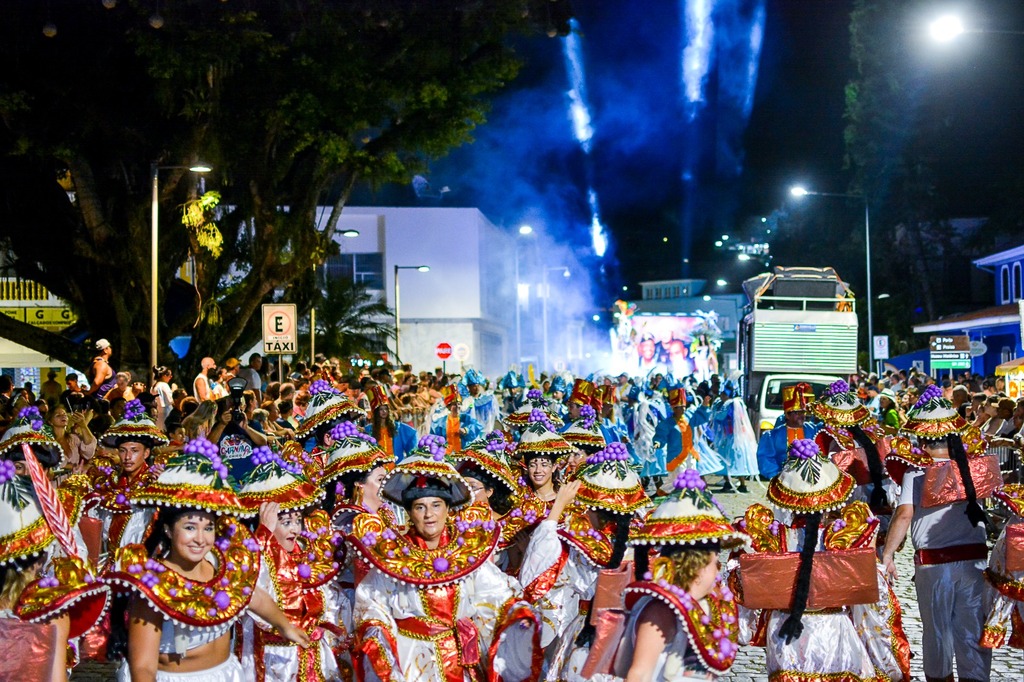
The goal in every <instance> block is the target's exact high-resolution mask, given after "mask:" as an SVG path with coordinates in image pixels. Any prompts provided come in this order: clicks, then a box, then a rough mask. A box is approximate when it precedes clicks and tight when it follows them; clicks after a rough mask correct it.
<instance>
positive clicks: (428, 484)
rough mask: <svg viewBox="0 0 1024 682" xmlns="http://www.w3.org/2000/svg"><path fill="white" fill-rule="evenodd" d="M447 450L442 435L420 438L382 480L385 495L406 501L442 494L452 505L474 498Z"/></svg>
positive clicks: (400, 501) (403, 503) (402, 501)
mask: <svg viewBox="0 0 1024 682" xmlns="http://www.w3.org/2000/svg"><path fill="white" fill-rule="evenodd" d="M444 451H445V440H444V438H442V437H441V436H433V435H428V436H423V437H422V438H420V442H419V445H418V447H416V448H415V449H414V450H413V451H412V452H410V453H409V456H408V457H406V458H405V459H403V460H402V462H401V464H399V465H397V466H396V467H395V468H394V469H393V470H392V471H391V473H389V474H388V475H387V476H386V477H385V478H384V480H383V481H382V482H381V485H380V492H381V495H383V496H384V497H386V498H387V499H389V500H391V501H392V502H397V503H398V504H402V505H405V504H408V503H410V502H412V501H413V500H415V499H417V498H419V497H440V498H442V499H444V500H445V501H447V502H448V506H449V507H450V508H452V509H458V508H459V507H462V506H464V505H465V504H466V503H468V502H470V501H471V500H472V499H473V494H472V493H471V492H470V490H469V486H468V485H466V480H465V479H464V478H462V475H461V474H459V472H458V471H456V469H455V467H453V466H452V465H451V463H449V462H448V461H447V460H446V459H445V452H444Z"/></svg>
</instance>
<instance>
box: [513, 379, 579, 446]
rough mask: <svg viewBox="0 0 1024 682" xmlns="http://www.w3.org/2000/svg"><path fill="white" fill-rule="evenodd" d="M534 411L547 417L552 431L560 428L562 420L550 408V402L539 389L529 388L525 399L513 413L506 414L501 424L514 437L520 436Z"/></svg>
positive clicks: (556, 412) (555, 411)
mask: <svg viewBox="0 0 1024 682" xmlns="http://www.w3.org/2000/svg"><path fill="white" fill-rule="evenodd" d="M534 410H540V411H541V412H543V413H544V416H545V417H547V420H548V421H549V422H551V425H552V427H553V428H552V430H553V431H556V430H558V429H560V428H562V424H563V423H564V422H563V421H562V418H561V417H559V416H558V411H557V410H555V409H554V408H553V407H552V406H551V402H550V401H548V400H547V399H546V398H545V397H544V396H543V394H541V391H540V389H539V388H531V389H530V390H529V391H527V392H526V398H525V400H523V402H522V404H521V405H520V406H519V407H518V408H516V410H515V412H512V413H511V414H508V415H506V416H505V418H504V419H503V420H502V423H504V424H505V426H506V427H508V428H510V429H512V430H513V432H514V435H516V436H517V437H518V436H519V435H521V434H522V430H523V429H524V428H526V426H527V425H528V424H529V423H530V415H531V414H533V411H534Z"/></svg>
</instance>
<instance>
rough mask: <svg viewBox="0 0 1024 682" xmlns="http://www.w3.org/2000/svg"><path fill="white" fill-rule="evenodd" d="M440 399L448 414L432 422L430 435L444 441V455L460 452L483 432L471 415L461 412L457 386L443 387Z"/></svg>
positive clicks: (459, 394) (460, 400) (460, 399)
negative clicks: (439, 437) (441, 438)
mask: <svg viewBox="0 0 1024 682" xmlns="http://www.w3.org/2000/svg"><path fill="white" fill-rule="evenodd" d="M441 397H442V398H443V399H444V406H445V407H447V408H448V414H446V415H445V416H443V417H439V418H437V419H435V420H434V422H433V423H432V424H431V425H430V433H432V434H433V435H435V436H441V437H443V438H444V439H445V444H446V445H445V449H446V453H445V454H449V455H450V454H452V453H453V452H462V450H463V444H465V445H469V444H470V443H472V442H473V441H475V440H476V439H477V438H479V437H480V436H482V435H483V433H484V430H483V428H481V427H480V423H479V422H478V421H477V420H476V419H474V418H473V415H472V414H470V413H469V412H463V411H462V394H461V393H460V392H459V388H458V386H452V385H450V384H449V385H448V386H445V387H444V388H442V389H441Z"/></svg>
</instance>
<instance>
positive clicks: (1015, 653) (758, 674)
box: [71, 477, 1024, 682]
mask: <svg viewBox="0 0 1024 682" xmlns="http://www.w3.org/2000/svg"><path fill="white" fill-rule="evenodd" d="M711 480H712V481H714V478H713V477H712V478H711ZM713 487H715V488H717V485H713ZM717 498H718V500H719V501H720V502H721V503H722V506H723V507H725V510H726V512H727V513H728V514H729V517H730V518H735V517H738V516H741V515H742V514H743V512H744V510H746V508H747V507H748V506H749V505H751V504H753V503H754V502H759V501H760V502H763V501H764V487H763V484H757V483H755V484H752V485H751V488H750V492H749V493H746V494H739V493H736V494H728V495H717ZM897 568H898V571H899V574H900V580H899V582H898V583H897V584H896V594H897V596H898V597H899V599H900V603H901V604H902V605H903V626H904V628H905V629H906V632H907V637H908V638H909V640H910V650H911V652H920V650H921V615H920V613H919V612H918V610H917V596H916V595H915V593H914V584H913V583H912V582H911V580H910V577H911V576H912V575H913V574H914V561H913V554H912V550H911V548H910V543H909V542H908V543H907V547H905V548H904V550H903V552H902V553H900V554H899V555H897ZM911 672H912V674H913V679H914V680H923V679H924V672H923V671H922V669H921V658H920V654H919V653H918V655H917V656H916V657H914V658H912V659H911ZM765 678H766V673H765V653H764V649H760V648H756V647H743V648H742V649H741V650H740V653H739V656H738V657H737V659H736V664H735V665H733V667H732V670H731V671H730V673H729V674H728V675H725V676H723V677H721V678H720V679H722V680H763V679H765ZM113 679H114V675H113V667H112V666H101V665H98V664H94V663H89V664H85V665H83V666H81V667H80V668H79V669H78V670H76V671H75V674H74V675H72V677H71V680H72V682H106V681H107V680H113ZM991 679H992V680H993V681H999V682H1003V681H1009V680H1013V681H1014V682H1020V681H1021V680H1024V655H1022V653H1021V652H1020V651H1019V650H1016V649H1009V648H1006V647H1003V648H1002V649H996V650H995V653H994V655H993V657H992V678H991Z"/></svg>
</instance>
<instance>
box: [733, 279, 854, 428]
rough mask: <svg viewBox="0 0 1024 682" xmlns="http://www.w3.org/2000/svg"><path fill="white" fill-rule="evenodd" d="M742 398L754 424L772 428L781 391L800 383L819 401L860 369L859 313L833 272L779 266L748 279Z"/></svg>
mask: <svg viewBox="0 0 1024 682" xmlns="http://www.w3.org/2000/svg"><path fill="white" fill-rule="evenodd" d="M743 291H744V293H745V294H746V295H747V305H746V307H745V308H744V315H743V318H742V319H741V321H740V329H739V343H738V344H737V346H738V351H739V368H740V395H742V396H743V397H744V400H746V402H747V407H748V408H749V409H750V422H751V424H753V425H754V427H755V429H757V431H758V433H760V432H761V431H764V430H767V429H771V428H772V427H774V426H775V422H776V420H777V419H778V417H779V416H781V415H782V389H783V388H785V387H786V386H791V385H793V384H797V383H800V382H806V383H808V384H810V385H811V387H812V388H813V390H814V395H815V396H820V395H821V392H822V391H823V390H824V389H825V388H826V387H827V386H828V385H829V384H831V383H832V382H833V381H835V380H836V379H840V378H843V379H846V378H848V377H849V376H850V375H851V374H856V372H857V310H856V302H855V301H854V299H853V294H852V293H851V292H850V289H849V287H848V286H847V285H846V283H845V282H843V281H842V280H841V279H840V278H839V275H837V274H836V271H835V270H833V269H832V268H798V267H792V268H787V267H776V268H775V269H774V271H772V272H770V273H764V274H761V275H758V276H757V277H752V278H750V279H748V280H746V281H745V282H743Z"/></svg>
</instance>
